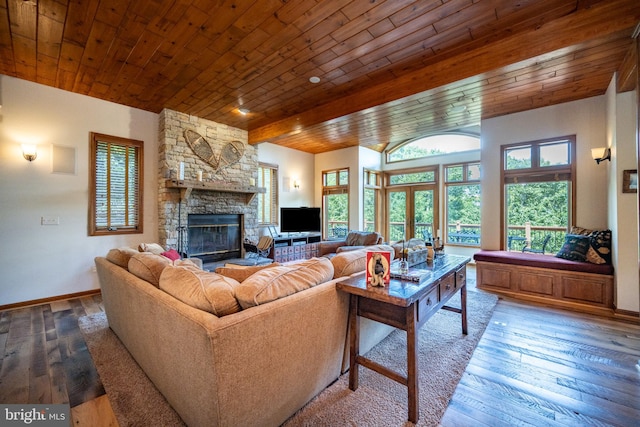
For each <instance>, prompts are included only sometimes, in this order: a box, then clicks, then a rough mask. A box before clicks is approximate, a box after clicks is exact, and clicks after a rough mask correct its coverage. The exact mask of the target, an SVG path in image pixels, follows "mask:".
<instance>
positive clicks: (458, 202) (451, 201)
mask: <svg viewBox="0 0 640 427" xmlns="http://www.w3.org/2000/svg"><path fill="white" fill-rule="evenodd" d="M444 177H445V184H444V185H445V198H446V206H445V209H446V216H445V218H446V219H447V220H446V223H445V232H444V239H445V242H446V243H448V244H453V245H465V246H480V236H481V234H480V163H477V162H474V163H461V164H454V165H445V166H444ZM438 237H441V236H438Z"/></svg>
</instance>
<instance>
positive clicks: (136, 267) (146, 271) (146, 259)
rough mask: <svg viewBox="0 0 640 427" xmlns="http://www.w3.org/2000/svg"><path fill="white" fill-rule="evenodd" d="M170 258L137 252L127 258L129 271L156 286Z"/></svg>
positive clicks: (169, 262)
mask: <svg viewBox="0 0 640 427" xmlns="http://www.w3.org/2000/svg"><path fill="white" fill-rule="evenodd" d="M168 265H171V260H170V259H169V258H167V257H164V256H162V255H156V254H153V253H151V252H139V253H137V254H135V255H134V256H132V257H131V259H129V272H130V273H131V274H134V275H136V276H138V277H139V278H141V279H142V280H146V281H147V282H149V283H151V284H152V285H153V286H155V287H156V288H157V287H158V286H159V284H160V274H162V270H164V269H165V267H166V266H168Z"/></svg>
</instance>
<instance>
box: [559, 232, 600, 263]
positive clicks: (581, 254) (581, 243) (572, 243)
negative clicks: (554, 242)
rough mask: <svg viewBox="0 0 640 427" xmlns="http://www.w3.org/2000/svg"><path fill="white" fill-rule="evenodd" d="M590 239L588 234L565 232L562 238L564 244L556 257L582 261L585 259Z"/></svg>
mask: <svg viewBox="0 0 640 427" xmlns="http://www.w3.org/2000/svg"><path fill="white" fill-rule="evenodd" d="M590 241H591V239H590V237H589V236H584V235H581V234H567V235H566V236H565V238H564V244H563V245H562V248H560V251H558V253H557V254H556V257H558V258H564V259H568V260H571V261H582V262H584V261H586V257H587V252H588V251H589V247H590Z"/></svg>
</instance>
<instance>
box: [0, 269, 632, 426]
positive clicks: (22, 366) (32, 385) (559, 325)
mask: <svg viewBox="0 0 640 427" xmlns="http://www.w3.org/2000/svg"><path fill="white" fill-rule="evenodd" d="M473 274H474V269H473V268H470V269H469V273H468V277H469V279H470V280H469V281H470V283H471V284H472V283H473V277H474V276H473ZM469 297H470V298H473V293H470V295H469ZM101 310H103V307H102V299H101V297H100V296H99V295H96V296H91V297H84V298H78V299H73V300H69V301H62V302H56V303H51V304H42V305H39V306H34V307H27V308H22V309H14V310H8V311H4V312H0V403H69V404H70V406H71V408H72V410H71V415H72V420H73V424H74V425H75V426H92V427H101V426H110V427H111V426H117V425H118V423H117V421H116V419H115V417H114V415H113V411H112V410H111V406H110V405H109V400H108V399H107V396H106V394H105V391H104V388H103V387H102V383H101V382H100V379H99V377H98V374H97V372H96V370H95V367H94V366H93V362H92V360H91V357H90V355H89V352H88V350H87V348H86V345H85V343H84V340H83V338H82V334H81V333H80V330H79V328H78V321H77V319H78V318H79V317H81V316H84V315H85V314H91V313H95V312H97V311H101ZM639 360H640V325H634V324H628V323H622V322H618V321H614V320H609V319H604V318H599V317H595V316H591V315H585V314H578V313H572V312H568V311H563V310H557V309H551V308H545V307H540V306H532V305H527V304H522V303H517V302H514V301H506V300H500V301H499V302H498V305H497V306H496V309H495V312H494V314H493V316H492V319H491V321H490V323H489V326H488V327H487V330H486V332H485V333H484V335H483V337H482V339H481V340H480V342H479V344H478V347H477V349H476V351H475V353H474V354H473V357H472V359H471V361H470V363H469V365H468V367H467V369H466V371H465V373H464V375H463V377H462V380H461V381H460V384H459V385H458V388H457V389H456V392H455V394H454V396H453V398H452V400H451V402H450V404H449V407H448V408H447V411H446V413H445V415H444V417H443V419H442V426H444V427H449V426H455V427H459V426H474V427H475V426H492V427H493V426H527V425H531V426H587V425H589V426H591V425H593V426H637V425H639V420H640V367H639V366H638V361H639Z"/></svg>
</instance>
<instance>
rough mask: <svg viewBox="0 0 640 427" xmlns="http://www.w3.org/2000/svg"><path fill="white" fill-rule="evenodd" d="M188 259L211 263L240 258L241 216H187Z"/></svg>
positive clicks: (242, 225) (242, 226)
mask: <svg viewBox="0 0 640 427" xmlns="http://www.w3.org/2000/svg"><path fill="white" fill-rule="evenodd" d="M187 221H188V225H187V228H188V243H187V248H188V249H187V254H188V256H189V257H197V258H200V259H202V262H203V263H211V262H216V261H221V260H225V259H230V258H241V257H242V235H243V228H244V224H243V215H242V214H189V215H188V220H187Z"/></svg>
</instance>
